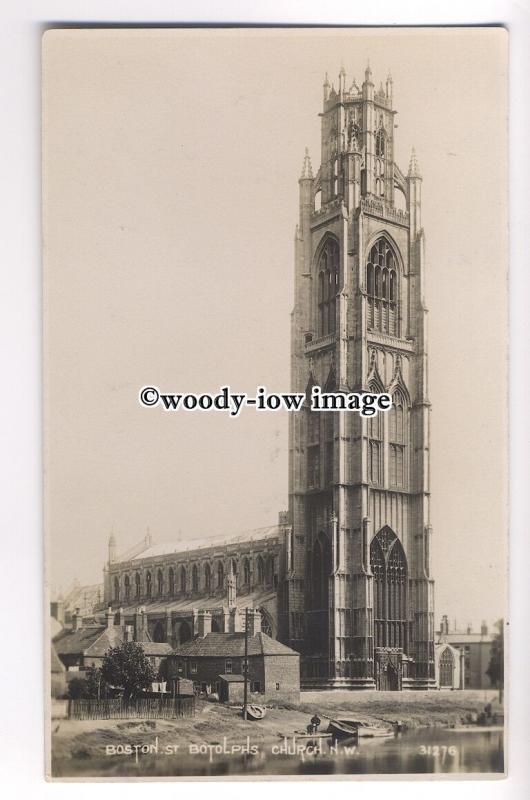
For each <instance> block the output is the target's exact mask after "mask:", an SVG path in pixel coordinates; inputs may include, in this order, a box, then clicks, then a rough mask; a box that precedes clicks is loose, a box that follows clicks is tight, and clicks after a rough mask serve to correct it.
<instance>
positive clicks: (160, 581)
mask: <svg viewBox="0 0 530 800" xmlns="http://www.w3.org/2000/svg"><path fill="white" fill-rule="evenodd" d="M156 591H157V594H158V596H159V597H160V595H162V594H163V592H164V576H163V575H162V570H161V569H159V570H158V572H157V573H156Z"/></svg>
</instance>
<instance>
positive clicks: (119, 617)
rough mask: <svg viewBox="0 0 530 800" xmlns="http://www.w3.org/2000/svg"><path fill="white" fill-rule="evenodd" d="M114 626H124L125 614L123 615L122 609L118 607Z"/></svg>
mask: <svg viewBox="0 0 530 800" xmlns="http://www.w3.org/2000/svg"><path fill="white" fill-rule="evenodd" d="M116 625H119V626H120V628H122V627H123V626H124V625H125V614H124V613H123V608H122V607H121V606H120V608H119V609H118V614H117V617H116Z"/></svg>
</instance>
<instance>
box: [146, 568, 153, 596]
mask: <svg viewBox="0 0 530 800" xmlns="http://www.w3.org/2000/svg"><path fill="white" fill-rule="evenodd" d="M152 594H153V587H152V579H151V573H150V572H148V573H146V576H145V596H146V597H151V595H152Z"/></svg>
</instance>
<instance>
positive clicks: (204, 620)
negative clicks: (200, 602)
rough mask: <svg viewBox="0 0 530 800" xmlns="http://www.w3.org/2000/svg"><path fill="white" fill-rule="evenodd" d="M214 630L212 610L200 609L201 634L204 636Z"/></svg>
mask: <svg viewBox="0 0 530 800" xmlns="http://www.w3.org/2000/svg"><path fill="white" fill-rule="evenodd" d="M211 632H212V612H211V611H202V610H201V611H199V636H200V637H201V638H203V637H204V636H206V634H208V633H211Z"/></svg>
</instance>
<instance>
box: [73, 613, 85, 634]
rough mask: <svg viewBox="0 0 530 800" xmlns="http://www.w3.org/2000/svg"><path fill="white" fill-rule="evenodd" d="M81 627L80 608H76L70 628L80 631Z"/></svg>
mask: <svg viewBox="0 0 530 800" xmlns="http://www.w3.org/2000/svg"><path fill="white" fill-rule="evenodd" d="M82 627H83V618H82V616H81V613H80V610H79V609H78V608H76V610H75V611H74V613H73V616H72V630H73V631H74V632H75V631H80V630H81V628H82Z"/></svg>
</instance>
